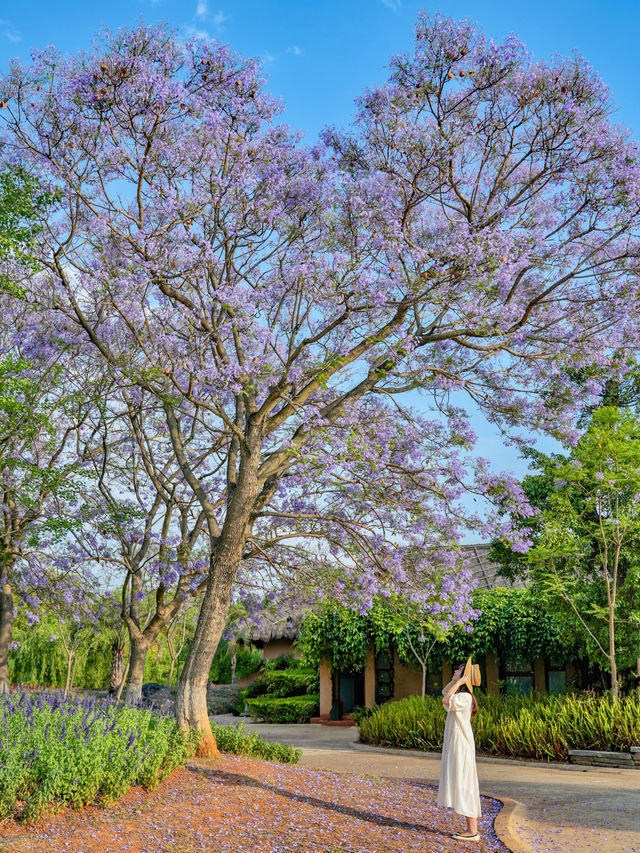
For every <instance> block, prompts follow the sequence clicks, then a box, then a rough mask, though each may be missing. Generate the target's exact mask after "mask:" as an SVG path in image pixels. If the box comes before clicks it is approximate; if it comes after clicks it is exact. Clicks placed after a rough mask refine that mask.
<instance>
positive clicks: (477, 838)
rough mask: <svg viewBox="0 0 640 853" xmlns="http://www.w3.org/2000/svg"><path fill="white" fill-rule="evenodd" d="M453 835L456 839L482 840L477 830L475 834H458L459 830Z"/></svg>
mask: <svg viewBox="0 0 640 853" xmlns="http://www.w3.org/2000/svg"><path fill="white" fill-rule="evenodd" d="M451 837H452V838H455V840H456V841H480V833H479V832H476V834H475V835H458V833H457V832H454V833H453V835H452V836H451Z"/></svg>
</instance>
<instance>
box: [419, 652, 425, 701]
mask: <svg viewBox="0 0 640 853" xmlns="http://www.w3.org/2000/svg"><path fill="white" fill-rule="evenodd" d="M420 666H421V667H422V698H423V699H424V698H425V696H426V695H427V665H426V663H422V661H421V662H420Z"/></svg>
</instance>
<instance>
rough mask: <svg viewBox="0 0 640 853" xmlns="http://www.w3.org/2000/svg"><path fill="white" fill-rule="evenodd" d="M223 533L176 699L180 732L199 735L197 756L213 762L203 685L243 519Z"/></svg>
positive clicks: (228, 591) (239, 547)
mask: <svg viewBox="0 0 640 853" xmlns="http://www.w3.org/2000/svg"><path fill="white" fill-rule="evenodd" d="M225 526H226V527H227V525H225ZM229 527H230V528H231V529H229ZM234 528H235V529H234ZM225 533H226V536H225V537H224V538H225V541H224V542H223V543H221V545H220V547H219V549H218V553H217V555H216V557H215V559H212V561H211V568H210V570H209V579H208V582H207V588H206V590H205V593H204V596H203V599H202V606H201V608H200V615H199V616H198V622H197V624H196V629H195V633H194V635H193V641H192V643H191V648H190V649H189V653H188V654H187V657H186V659H185V662H184V664H183V667H182V673H181V675H180V682H179V684H178V691H177V695H176V720H177V723H178V725H179V726H180V727H181V728H191V729H197V730H199V731H200V732H202V739H201V741H200V746H199V749H198V755H200V756H202V757H207V758H215V757H216V756H218V755H219V754H220V753H219V751H218V747H217V746H216V741H215V738H214V736H213V732H212V731H211V724H210V723H209V712H208V708H207V683H208V681H209V673H210V671H211V664H212V662H213V656H214V655H215V653H216V649H217V648H218V643H219V642H220V637H221V636H222V632H223V630H224V626H225V623H226V620H227V614H228V612H229V605H230V603H231V593H232V591H233V584H234V582H235V579H236V574H237V572H238V568H239V566H240V560H241V557H242V551H243V549H244V544H245V538H246V521H245V519H241V520H240V519H239V520H238V523H237V524H236V525H233V524H232V525H229V526H228V527H227V530H226V531H225Z"/></svg>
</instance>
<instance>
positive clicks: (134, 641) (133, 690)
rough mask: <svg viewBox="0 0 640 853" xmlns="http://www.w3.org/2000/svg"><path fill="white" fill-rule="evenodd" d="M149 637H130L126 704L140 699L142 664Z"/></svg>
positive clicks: (142, 678)
mask: <svg viewBox="0 0 640 853" xmlns="http://www.w3.org/2000/svg"><path fill="white" fill-rule="evenodd" d="M151 642H152V640H151V638H149V637H145V636H144V635H140V636H138V637H131V652H130V654H129V679H128V681H127V689H126V692H125V702H126V703H127V705H134V704H135V703H136V702H139V701H140V699H142V683H143V681H144V665H145V662H146V660H147V652H148V651H149V647H150V645H151Z"/></svg>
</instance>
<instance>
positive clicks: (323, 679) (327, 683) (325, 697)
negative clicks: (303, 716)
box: [320, 660, 332, 717]
mask: <svg viewBox="0 0 640 853" xmlns="http://www.w3.org/2000/svg"><path fill="white" fill-rule="evenodd" d="M331 693H332V690H331V666H330V665H329V662H328V661H326V660H323V661H322V663H321V664H320V716H321V717H322V716H324V715H325V714H326V715H327V716H329V712H330V711H331Z"/></svg>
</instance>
